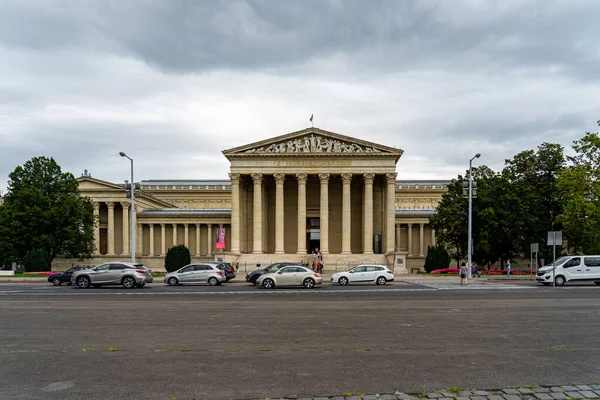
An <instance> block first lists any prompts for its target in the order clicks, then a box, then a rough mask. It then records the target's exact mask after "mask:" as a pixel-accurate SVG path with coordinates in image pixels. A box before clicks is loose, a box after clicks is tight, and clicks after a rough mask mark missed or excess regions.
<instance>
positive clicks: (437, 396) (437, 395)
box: [427, 393, 444, 399]
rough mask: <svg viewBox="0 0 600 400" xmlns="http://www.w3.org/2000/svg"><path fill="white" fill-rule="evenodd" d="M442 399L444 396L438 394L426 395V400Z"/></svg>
mask: <svg viewBox="0 0 600 400" xmlns="http://www.w3.org/2000/svg"><path fill="white" fill-rule="evenodd" d="M442 397H444V396H442V395H441V394H439V393H427V398H428V399H439V398H442Z"/></svg>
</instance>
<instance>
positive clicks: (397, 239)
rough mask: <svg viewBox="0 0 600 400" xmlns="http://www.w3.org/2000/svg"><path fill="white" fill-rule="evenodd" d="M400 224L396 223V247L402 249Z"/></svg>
mask: <svg viewBox="0 0 600 400" xmlns="http://www.w3.org/2000/svg"><path fill="white" fill-rule="evenodd" d="M400 232H402V231H401V230H400V224H396V249H397V250H398V251H400V243H401V242H400Z"/></svg>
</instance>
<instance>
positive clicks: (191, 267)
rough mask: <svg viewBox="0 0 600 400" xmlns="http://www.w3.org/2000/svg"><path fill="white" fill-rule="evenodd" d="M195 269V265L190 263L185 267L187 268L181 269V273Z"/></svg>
mask: <svg viewBox="0 0 600 400" xmlns="http://www.w3.org/2000/svg"><path fill="white" fill-rule="evenodd" d="M193 270H194V266H193V265H190V266H189V267H185V268H183V269H181V270H179V273H184V272H192V271H193Z"/></svg>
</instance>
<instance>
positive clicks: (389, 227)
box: [385, 172, 398, 254]
mask: <svg viewBox="0 0 600 400" xmlns="http://www.w3.org/2000/svg"><path fill="white" fill-rule="evenodd" d="M397 175H398V174H396V173H395V172H388V173H387V174H385V182H386V184H387V190H386V194H387V201H386V207H385V211H386V224H385V253H387V254H389V253H393V252H394V247H395V243H394V237H395V235H394V227H395V221H396V176H397Z"/></svg>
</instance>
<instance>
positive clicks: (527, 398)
mask: <svg viewBox="0 0 600 400" xmlns="http://www.w3.org/2000/svg"><path fill="white" fill-rule="evenodd" d="M521 400H538V399H537V397H535V396H533V395H531V394H522V395H521Z"/></svg>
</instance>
